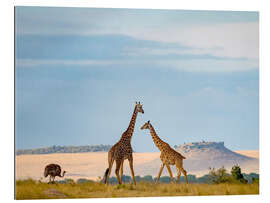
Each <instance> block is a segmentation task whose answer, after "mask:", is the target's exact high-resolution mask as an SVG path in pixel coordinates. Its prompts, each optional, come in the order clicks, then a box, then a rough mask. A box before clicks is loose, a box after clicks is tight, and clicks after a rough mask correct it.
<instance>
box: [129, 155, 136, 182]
mask: <svg viewBox="0 0 270 203" xmlns="http://www.w3.org/2000/svg"><path fill="white" fill-rule="evenodd" d="M128 161H129V167H130V171H131V175H132V179H133V182H134V185H136V180H135V176H134V170H133V158H130V159H129V160H128Z"/></svg>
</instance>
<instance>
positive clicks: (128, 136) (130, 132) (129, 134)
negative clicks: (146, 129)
mask: <svg viewBox="0 0 270 203" xmlns="http://www.w3.org/2000/svg"><path fill="white" fill-rule="evenodd" d="M137 115H138V112H137V110H136V107H135V109H134V111H133V114H132V117H131V120H130V122H129V126H128V128H127V130H126V132H125V133H124V134H123V135H122V137H121V139H125V140H127V139H128V140H129V141H130V140H131V137H132V135H133V132H134V127H135V123H136V118H137Z"/></svg>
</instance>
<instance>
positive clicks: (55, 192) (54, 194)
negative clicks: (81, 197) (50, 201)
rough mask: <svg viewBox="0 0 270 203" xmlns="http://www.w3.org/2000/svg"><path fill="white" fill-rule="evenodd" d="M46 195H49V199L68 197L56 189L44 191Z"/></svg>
mask: <svg viewBox="0 0 270 203" xmlns="http://www.w3.org/2000/svg"><path fill="white" fill-rule="evenodd" d="M44 194H46V195H48V196H49V197H55V198H66V197H67V196H66V195H65V194H63V193H62V192H60V191H59V190H56V189H48V190H45V191H44Z"/></svg>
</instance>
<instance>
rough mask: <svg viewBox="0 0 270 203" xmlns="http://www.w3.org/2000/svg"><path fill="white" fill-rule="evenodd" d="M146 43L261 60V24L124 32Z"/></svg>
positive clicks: (228, 24)
mask: <svg viewBox="0 0 270 203" xmlns="http://www.w3.org/2000/svg"><path fill="white" fill-rule="evenodd" d="M121 34H127V35H131V36H133V37H136V38H140V39H146V40H156V41H161V42H170V43H172V42H175V43H180V44H182V45H186V46H190V47H193V48H194V49H192V50H189V49H187V50H181V52H182V53H193V54H212V55H215V56H221V57H245V58H249V59H258V58H259V24H258V23H254V22H252V23H221V24H211V25H203V26H200V25H196V26H192V27H190V26H187V27H180V26H177V27H170V28H168V29H166V30H163V29H157V30H154V29H149V30H137V31H136V30H133V31H130V30H129V31H127V30H126V31H122V33H121Z"/></svg>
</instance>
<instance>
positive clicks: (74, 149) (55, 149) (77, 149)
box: [16, 144, 112, 155]
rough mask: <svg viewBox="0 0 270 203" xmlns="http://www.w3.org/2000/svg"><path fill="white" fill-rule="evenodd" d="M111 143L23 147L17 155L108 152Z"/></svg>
mask: <svg viewBox="0 0 270 203" xmlns="http://www.w3.org/2000/svg"><path fill="white" fill-rule="evenodd" d="M111 147H112V146H111V145H103V144H100V145H86V146H56V145H54V146H51V147H44V148H37V149H21V150H17V151H16V155H21V154H52V153H82V152H101V151H104V152H108V151H109V150H110V148H111Z"/></svg>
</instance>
